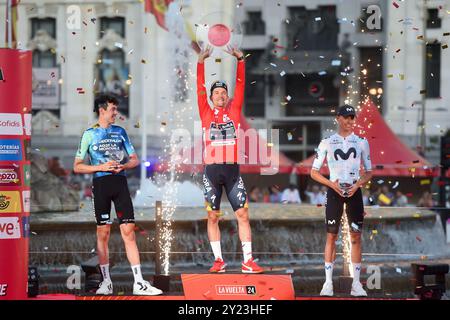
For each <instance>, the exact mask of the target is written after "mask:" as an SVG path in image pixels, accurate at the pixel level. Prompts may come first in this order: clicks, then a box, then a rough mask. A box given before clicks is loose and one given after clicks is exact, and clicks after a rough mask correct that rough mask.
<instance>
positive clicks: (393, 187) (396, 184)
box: [392, 181, 399, 189]
mask: <svg viewBox="0 0 450 320" xmlns="http://www.w3.org/2000/svg"><path fill="white" fill-rule="evenodd" d="M398 185H399V183H398V181H395V183H394V185H393V186H392V189H395V188H397V187H398Z"/></svg>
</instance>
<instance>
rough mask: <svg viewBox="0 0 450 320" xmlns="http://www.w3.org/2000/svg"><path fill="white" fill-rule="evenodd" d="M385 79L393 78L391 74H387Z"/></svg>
mask: <svg viewBox="0 0 450 320" xmlns="http://www.w3.org/2000/svg"><path fill="white" fill-rule="evenodd" d="M386 77H387V78H393V77H394V75H393V74H392V73H389V74H387V75H386Z"/></svg>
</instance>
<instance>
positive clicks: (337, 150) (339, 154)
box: [334, 148, 356, 161]
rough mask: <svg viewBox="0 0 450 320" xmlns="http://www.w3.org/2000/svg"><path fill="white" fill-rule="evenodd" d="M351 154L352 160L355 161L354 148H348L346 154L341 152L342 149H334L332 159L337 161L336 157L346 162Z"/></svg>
mask: <svg viewBox="0 0 450 320" xmlns="http://www.w3.org/2000/svg"><path fill="white" fill-rule="evenodd" d="M352 153H353V159H356V149H355V148H350V149H348V150H347V152H344V151H342V149H336V150H334V159H336V161H338V160H339V159H338V156H339V157H340V158H341V159H342V160H347V159H348V158H350V155H351V154H352Z"/></svg>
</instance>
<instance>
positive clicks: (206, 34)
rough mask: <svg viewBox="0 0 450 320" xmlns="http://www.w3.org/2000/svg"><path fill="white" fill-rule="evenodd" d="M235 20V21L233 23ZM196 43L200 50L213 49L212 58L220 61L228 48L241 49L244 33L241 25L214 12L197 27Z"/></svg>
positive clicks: (220, 13) (229, 17)
mask: <svg viewBox="0 0 450 320" xmlns="http://www.w3.org/2000/svg"><path fill="white" fill-rule="evenodd" d="M233 20H234V21H233ZM195 26H196V27H197V29H196V41H197V44H198V46H199V47H200V49H202V50H204V49H205V48H206V46H210V47H211V48H212V52H211V57H213V58H216V59H220V58H222V55H223V52H224V51H226V50H227V47H228V46H231V47H232V48H239V47H240V45H241V43H242V37H243V32H242V28H241V25H240V24H239V23H238V22H237V21H236V20H235V19H233V17H231V16H229V15H228V14H226V13H224V12H213V13H210V14H208V15H206V16H204V17H203V18H202V19H201V21H199V23H197V24H196V25H195Z"/></svg>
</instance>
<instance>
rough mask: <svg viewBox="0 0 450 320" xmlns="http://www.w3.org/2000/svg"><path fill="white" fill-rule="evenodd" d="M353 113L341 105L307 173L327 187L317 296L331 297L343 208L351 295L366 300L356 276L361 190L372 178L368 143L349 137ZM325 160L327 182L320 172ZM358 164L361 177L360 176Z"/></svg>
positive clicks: (359, 261)
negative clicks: (331, 130) (334, 126)
mask: <svg viewBox="0 0 450 320" xmlns="http://www.w3.org/2000/svg"><path fill="white" fill-rule="evenodd" d="M355 117H356V113H355V109H354V108H353V107H352V106H349V105H344V106H342V107H340V108H339V110H338V113H337V116H336V121H337V123H338V132H337V133H336V134H334V135H332V136H331V137H329V138H325V139H323V140H322V141H321V142H320V144H319V147H318V148H317V153H316V158H315V160H314V162H313V166H312V170H311V178H313V179H314V180H316V181H318V182H320V183H322V184H323V185H325V186H327V187H328V191H327V202H326V206H325V224H326V228H327V242H326V245H325V253H324V256H325V276H326V280H325V283H324V285H323V288H322V291H321V292H320V295H323V296H332V295H333V281H332V276H333V266H334V260H335V258H336V244H335V242H336V240H337V236H338V232H339V224H340V221H341V217H342V213H343V209H344V204H345V205H346V214H347V218H348V223H349V226H350V236H351V242H352V245H351V259H352V265H353V283H352V290H351V295H353V296H367V293H366V291H365V290H364V289H363V287H362V285H361V282H360V281H359V276H360V273H361V232H362V226H363V220H364V206H363V199H362V192H361V186H363V185H364V184H366V183H367V182H368V181H369V180H370V179H371V178H372V172H371V170H372V164H371V161H370V152H369V143H368V142H367V140H366V139H364V138H361V137H359V136H357V135H356V134H354V133H353V127H354V125H355ZM325 159H327V162H328V168H329V170H330V178H329V179H327V178H326V177H324V176H323V175H322V174H321V173H320V172H319V170H320V168H321V167H322V164H323V162H324V160H325ZM361 162H362V164H363V166H364V173H363V174H362V175H361V176H360V169H361Z"/></svg>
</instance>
